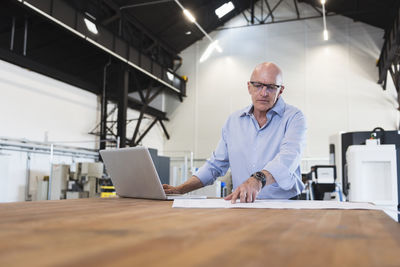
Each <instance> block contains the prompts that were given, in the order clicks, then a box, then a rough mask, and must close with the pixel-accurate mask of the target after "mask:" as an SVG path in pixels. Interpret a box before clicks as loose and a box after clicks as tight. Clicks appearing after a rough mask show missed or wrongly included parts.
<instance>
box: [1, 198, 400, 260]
mask: <svg viewBox="0 0 400 267" xmlns="http://www.w3.org/2000/svg"><path fill="white" fill-rule="evenodd" d="M171 205H172V202H169V201H155V200H139V199H80V200H60V201H44V202H25V203H9V204H0V216H1V218H0V226H1V227H0V266H29V267H31V266H111V265H112V266H323V267H325V266H341V267H344V266H400V225H399V224H398V223H396V222H395V221H393V220H392V219H390V218H389V217H388V216H387V215H386V214H384V213H383V212H381V211H372V210H371V211H370V210H272V209H271V210H268V209H172V208H171Z"/></svg>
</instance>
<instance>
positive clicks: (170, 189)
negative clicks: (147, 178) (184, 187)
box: [162, 184, 182, 194]
mask: <svg viewBox="0 0 400 267" xmlns="http://www.w3.org/2000/svg"><path fill="white" fill-rule="evenodd" d="M162 186H163V189H164V192H165V194H182V193H181V191H180V190H179V189H178V188H177V187H175V186H172V185H169V184H163V185H162Z"/></svg>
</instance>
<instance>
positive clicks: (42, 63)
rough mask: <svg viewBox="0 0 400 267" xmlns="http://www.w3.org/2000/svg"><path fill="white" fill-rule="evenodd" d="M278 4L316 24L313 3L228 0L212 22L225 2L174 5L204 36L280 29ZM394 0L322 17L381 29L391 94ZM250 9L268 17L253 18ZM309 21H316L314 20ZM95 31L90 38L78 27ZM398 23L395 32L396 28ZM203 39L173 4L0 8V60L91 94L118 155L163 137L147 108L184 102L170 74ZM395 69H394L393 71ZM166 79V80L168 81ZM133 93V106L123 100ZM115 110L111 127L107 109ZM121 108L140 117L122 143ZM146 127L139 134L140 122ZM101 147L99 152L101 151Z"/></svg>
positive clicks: (383, 68)
mask: <svg viewBox="0 0 400 267" xmlns="http://www.w3.org/2000/svg"><path fill="white" fill-rule="evenodd" d="M285 1H290V2H293V4H294V7H295V10H296V13H297V16H296V17H295V18H294V20H299V19H307V18H310V17H303V16H302V14H301V12H299V8H298V4H299V3H306V4H308V5H310V6H311V7H312V8H313V9H314V10H315V11H316V14H317V15H316V16H322V9H321V3H320V0H232V2H233V4H234V5H235V9H234V10H233V11H232V12H230V13H228V14H227V15H226V16H224V17H222V18H221V19H219V18H218V17H217V16H216V14H215V13H214V10H215V9H216V8H217V7H219V6H221V5H222V4H224V3H225V2H227V0H181V1H180V3H181V4H182V5H183V6H184V7H185V8H187V9H189V10H190V12H191V13H192V14H193V15H194V16H195V17H196V20H197V22H198V23H199V24H200V25H201V26H202V27H203V29H204V30H205V31H206V32H207V33H209V32H211V31H213V30H216V29H218V28H219V29H221V28H223V27H222V26H223V25H224V24H225V23H226V22H227V21H229V20H230V19H231V18H233V17H235V16H237V15H243V16H244V17H245V18H246V19H247V22H248V25H257V24H266V23H275V22H281V21H277V20H276V19H275V17H274V12H276V9H277V7H278V6H279V5H281V4H282V3H283V2H285ZM398 3H399V1H397V0H363V1H361V0H327V2H326V14H327V15H336V14H340V15H344V16H347V17H349V18H352V19H354V20H355V21H361V22H364V23H367V24H370V25H373V26H376V27H379V28H382V29H385V33H386V34H385V36H384V38H385V45H384V48H383V49H382V53H381V58H380V60H379V62H378V66H379V72H380V76H379V82H380V83H382V84H383V87H384V88H385V85H386V73H387V71H388V70H389V71H390V70H391V72H390V73H391V74H392V78H393V79H394V81H395V85H396V88H397V90H398V89H399V88H400V78H399V77H400V75H399V73H400V72H399V56H398V55H399V49H398V48H399V43H400V41H399V40H400V38H399V37H398V36H399V27H398V26H397V25H398V20H399V19H398V13H399V9H398V7H399V4H398ZM256 6H261V7H262V8H265V9H266V10H267V11H266V13H265V16H264V14H262V16H261V17H260V16H257V15H256V13H255V8H256ZM313 17H315V16H313ZM85 18H86V19H89V20H90V21H92V22H93V23H94V24H95V25H96V26H97V28H98V34H93V33H92V32H90V31H89V30H88V28H87V27H86V26H85V24H84V19H85ZM396 23H397V24H396ZM202 38H204V34H203V33H202V32H201V31H200V30H199V29H198V28H197V27H196V26H195V25H194V24H192V23H190V22H189V21H188V20H187V19H186V18H185V17H184V15H183V13H182V10H181V9H180V8H179V6H178V5H177V4H176V3H175V1H174V0H149V1H145V0H26V1H25V0H2V1H0V58H1V59H3V60H5V61H8V62H11V63H14V64H17V65H20V66H22V67H25V68H27V69H30V70H33V71H36V72H38V73H42V74H44V75H47V76H50V77H52V78H55V79H58V80H61V81H63V82H66V83H69V84H72V85H75V86H77V87H79V88H82V89H84V90H88V91H90V92H92V93H94V94H97V95H98V96H100V98H101V103H102V106H101V123H100V125H99V128H100V129H99V131H97V132H96V131H94V132H93V133H95V134H98V135H100V139H101V140H107V139H109V138H108V137H110V138H111V139H113V140H119V144H120V146H121V147H123V146H126V145H129V146H135V145H138V144H139V143H140V141H141V140H142V139H143V137H144V135H145V134H146V133H147V132H148V131H149V130H150V129H151V127H153V126H154V125H155V124H156V123H160V125H161V126H162V129H163V130H164V133H165V135H166V137H167V138H168V137H169V134H168V132H167V129H166V127H165V125H164V124H163V121H166V120H168V117H167V114H166V113H165V112H164V111H162V110H158V109H157V108H154V107H152V106H151V105H150V104H151V102H152V101H153V100H154V99H155V98H156V97H157V96H158V95H159V94H160V93H161V92H163V91H166V92H169V93H171V94H173V95H176V97H178V98H179V99H180V100H181V101H182V100H183V97H185V96H186V80H185V78H184V77H180V76H179V75H177V74H176V71H177V70H178V69H179V67H180V66H181V64H182V58H181V57H180V56H179V53H180V52H181V51H182V50H184V49H185V48H187V47H189V46H190V45H192V44H193V43H195V42H196V41H198V40H200V39H202ZM394 64H395V65H396V69H393V68H392V66H394ZM167 72H169V73H170V74H172V75H173V78H172V79H170V78H168V75H167ZM134 92H136V93H138V95H139V96H140V98H139V99H135V98H132V97H130V96H129V94H132V93H134ZM110 102H112V103H115V104H117V106H118V108H117V110H113V112H114V111H115V112H117V113H118V120H117V131H116V132H115V131H114V130H113V127H112V126H113V125H115V122H113V121H110V120H109V119H108V117H109V114H110V113H112V112H110V111H109V110H107V104H108V103H110ZM127 108H132V109H135V110H138V111H139V112H140V115H139V118H138V120H137V122H136V127H135V130H134V133H133V136H131V137H129V136H126V124H127V115H126V111H127ZM146 116H151V117H152V118H153V121H152V123H151V124H150V125H148V126H147V128H145V130H144V131H141V130H140V126H141V124H142V119H143V118H144V117H146ZM105 145H106V144H105V143H104V142H103V143H101V148H104V147H105Z"/></svg>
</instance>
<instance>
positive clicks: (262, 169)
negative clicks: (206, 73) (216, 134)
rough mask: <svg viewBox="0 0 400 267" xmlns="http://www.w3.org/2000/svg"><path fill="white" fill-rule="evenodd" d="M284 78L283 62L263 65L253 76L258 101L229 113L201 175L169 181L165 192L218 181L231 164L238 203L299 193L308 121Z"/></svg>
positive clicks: (234, 197)
mask: <svg viewBox="0 0 400 267" xmlns="http://www.w3.org/2000/svg"><path fill="white" fill-rule="evenodd" d="M282 82H283V80H282V72H281V70H280V69H279V67H278V66H277V65H275V64H274V63H271V62H265V63H262V64H260V65H258V66H257V67H256V68H255V69H254V71H253V73H252V74H251V77H250V81H249V82H247V88H248V91H249V94H250V95H251V100H252V103H253V104H252V105H250V106H248V107H246V108H245V109H242V110H239V111H237V112H235V113H233V114H232V115H230V116H229V118H228V120H227V121H226V122H225V125H224V126H223V129H222V137H221V140H220V141H219V143H218V146H217V148H216V150H215V151H214V152H213V154H212V155H211V158H210V159H209V160H208V161H207V162H206V163H205V164H204V165H203V166H202V167H201V168H200V169H199V170H198V171H197V172H196V173H195V175H193V176H192V177H191V178H190V179H189V180H187V181H186V182H185V183H183V184H181V185H179V186H177V187H174V186H170V185H165V184H164V185H163V187H164V191H165V193H167V194H184V193H187V192H190V191H192V190H195V189H198V188H200V187H203V186H205V185H209V184H212V183H213V182H214V181H215V179H216V178H217V177H219V176H223V175H225V173H226V172H227V170H228V168H229V167H230V168H231V172H232V184H233V189H234V191H233V192H232V193H231V194H230V195H228V196H227V197H226V198H225V199H226V200H231V202H232V203H235V202H236V200H237V199H238V198H240V202H254V200H255V199H256V198H280V199H291V198H292V199H295V198H297V197H298V196H299V194H300V193H301V191H302V190H303V188H304V185H303V183H302V181H301V173H300V157H301V152H302V149H303V147H304V145H305V134H306V123H305V118H304V115H303V113H302V112H301V111H300V110H299V109H297V108H295V107H293V106H291V105H288V104H286V103H285V102H284V101H283V99H282V97H281V94H282V93H283V90H284V89H285V87H284V86H283V85H282Z"/></svg>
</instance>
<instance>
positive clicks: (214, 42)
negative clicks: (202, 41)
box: [175, 0, 222, 62]
mask: <svg viewBox="0 0 400 267" xmlns="http://www.w3.org/2000/svg"><path fill="white" fill-rule="evenodd" d="M175 3H176V4H177V5H178V6H179V7H180V8H181V9H182V11H183V14H185V16H186V17H187V18H188V19H189V20H190V21H191V22H192V23H194V24H195V25H196V26H197V28H199V30H200V31H201V32H202V33H203V34H204V35H205V36H206V37H207V39H208V40H210V45H209V46H208V47H207V49H206V50H205V51H204V53H203V55H202V56H201V57H200V62H203V61H205V60H206V59H207V58H208V57H209V56H210V55H211V53H212V51H213V50H214V49H215V50H217V51H218V52H220V53H221V52H222V48H221V47H220V46H219V45H218V40H213V39H212V38H211V36H210V35H208V33H207V32H206V31H205V30H204V29H203V28H202V27H201V26H200V25H199V23H197V21H196V18H195V17H194V16H193V15H192V14H191V13H190V11H189V10H187V9H186V8H185V7H184V6H182V4H181V3H180V2H179V1H178V0H175Z"/></svg>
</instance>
